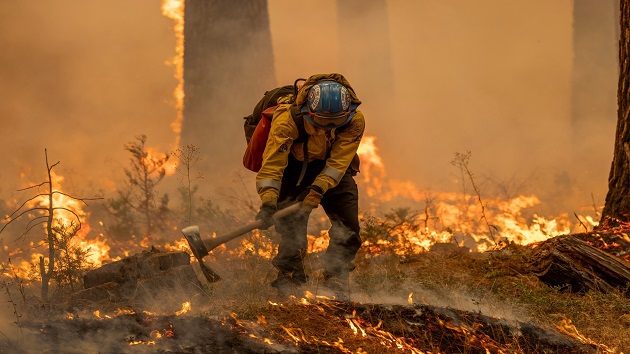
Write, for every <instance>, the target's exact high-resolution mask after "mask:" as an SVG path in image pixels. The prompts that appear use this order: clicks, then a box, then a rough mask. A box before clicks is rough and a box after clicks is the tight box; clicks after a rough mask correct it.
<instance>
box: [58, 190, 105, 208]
mask: <svg viewBox="0 0 630 354" xmlns="http://www.w3.org/2000/svg"><path fill="white" fill-rule="evenodd" d="M52 194H61V195H65V196H66V197H68V198H72V199H74V200H78V201H80V202H83V204H85V205H88V203H86V202H85V201H86V200H100V199H104V198H102V197H94V198H79V197H75V196H73V195H70V194H67V193H64V192H61V191H52Z"/></svg>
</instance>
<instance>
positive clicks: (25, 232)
mask: <svg viewBox="0 0 630 354" xmlns="http://www.w3.org/2000/svg"><path fill="white" fill-rule="evenodd" d="M45 223H46V221H40V222H38V223H35V224H33V225H31V227H29V228H28V229H26V231H24V232H23V233H22V234H21V235H20V236H18V238H16V239H15V240H13V241H17V240H19V239H21V238H22V237H24V236H26V234H28V233H29V231H31V230H32V229H33V228H34V227H35V226H37V225H39V224H45Z"/></svg>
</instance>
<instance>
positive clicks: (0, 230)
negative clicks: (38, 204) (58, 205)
mask: <svg viewBox="0 0 630 354" xmlns="http://www.w3.org/2000/svg"><path fill="white" fill-rule="evenodd" d="M34 210H48V208H31V209H28V210H24V211H23V212H21V213H20V214H19V215H17V216H16V217H15V218H13V219H11V220H9V221H7V223H6V224H4V226H3V227H2V228H1V229H0V234H1V233H2V231H4V229H5V228H6V227H7V226H9V224H10V223H12V222H14V221H15V220H17V219H19V218H20V217H21V216H22V215H24V214H27V213H30V212H33V211H34Z"/></svg>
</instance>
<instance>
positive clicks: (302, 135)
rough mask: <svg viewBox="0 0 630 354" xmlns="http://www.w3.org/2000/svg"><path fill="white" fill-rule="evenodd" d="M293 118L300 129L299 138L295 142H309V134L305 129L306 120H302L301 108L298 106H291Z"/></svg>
mask: <svg viewBox="0 0 630 354" xmlns="http://www.w3.org/2000/svg"><path fill="white" fill-rule="evenodd" d="M291 118H293V122H294V123H295V125H296V126H297V129H298V138H297V139H295V141H297V142H302V141H306V140H308V133H307V132H306V128H304V118H302V114H301V113H300V108H299V107H298V106H297V105H296V104H293V105H291Z"/></svg>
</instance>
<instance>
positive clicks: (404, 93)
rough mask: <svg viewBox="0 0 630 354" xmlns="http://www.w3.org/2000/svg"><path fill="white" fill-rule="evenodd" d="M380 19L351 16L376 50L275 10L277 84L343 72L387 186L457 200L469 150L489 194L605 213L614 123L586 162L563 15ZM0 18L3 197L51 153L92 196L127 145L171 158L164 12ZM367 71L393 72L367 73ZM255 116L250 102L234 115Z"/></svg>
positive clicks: (130, 9)
mask: <svg viewBox="0 0 630 354" xmlns="http://www.w3.org/2000/svg"><path fill="white" fill-rule="evenodd" d="M375 8H376V7H370V8H369V9H366V10H365V11H363V12H357V13H361V15H353V16H355V18H354V19H353V21H355V22H353V23H354V24H355V25H356V23H359V24H360V26H359V28H361V26H362V27H363V28H364V29H365V33H368V32H369V35H364V36H362V35H361V32H359V33H356V32H354V35H351V36H348V35H347V33H348V31H347V30H348V28H346V27H345V26H349V25H347V23H346V22H344V21H343V19H344V18H346V17H349V16H350V15H352V14H350V13H338V11H337V4H336V1H333V0H323V1H322V0H320V1H315V0H308V1H300V2H295V1H290V0H274V1H269V13H270V23H271V33H272V42H273V46H274V47H273V51H274V57H275V63H276V65H275V68H274V69H275V73H276V78H277V82H278V84H286V83H290V82H293V80H294V79H295V78H297V77H305V76H308V75H310V74H313V73H321V72H342V73H344V74H345V75H346V77H347V78H348V79H349V81H350V82H351V83H353V85H354V86H355V89H356V91H357V93H358V95H359V97H360V98H361V99H362V100H363V104H362V106H361V109H362V110H363V111H364V113H365V115H366V119H367V132H366V135H368V136H373V137H376V144H377V145H378V149H379V154H380V156H381V158H382V163H383V165H384V166H385V169H386V171H387V177H388V178H391V179H392V180H396V181H400V183H406V186H408V187H409V188H416V189H417V190H420V191H433V192H443V191H457V192H461V190H462V186H461V182H462V178H461V175H460V174H459V171H458V169H457V168H454V167H453V166H452V165H451V163H450V162H451V160H452V159H453V154H454V153H455V152H466V151H471V153H472V158H471V166H470V167H471V169H472V170H473V171H474V172H475V178H476V179H477V182H478V183H479V184H481V185H482V187H483V188H484V191H487V192H488V193H490V192H492V193H495V194H501V193H503V194H504V195H505V196H506V197H515V196H517V195H518V194H521V193H523V194H535V195H537V196H538V197H539V198H540V200H541V205H544V206H546V207H548V208H550V209H551V210H550V211H551V212H553V213H555V212H561V211H572V210H578V209H580V208H582V207H584V205H588V206H589V207H590V206H591V204H593V200H594V202H595V203H596V204H598V205H601V204H602V203H603V200H604V196H605V192H606V189H607V184H606V183H607V175H608V169H609V166H610V161H611V159H612V145H613V141H614V124H615V117H598V118H601V119H593V121H599V122H600V123H599V125H600V126H599V129H598V131H599V132H601V134H598V135H596V136H595V137H594V138H593V139H595V141H593V140H592V139H591V141H589V145H588V150H587V151H585V150H584V146H582V145H580V144H581V143H580V141H577V142H575V141H573V140H572V136H571V126H570V122H571V114H572V113H571V99H572V77H573V75H574V66H573V58H574V53H573V38H572V33H573V32H572V31H573V26H574V24H573V20H572V18H573V17H572V16H573V13H572V11H573V2H572V1H568V0H565V1H553V2H550V1H546V0H534V1H525V0H523V1H512V2H497V1H492V0H479V1H475V2H470V1H465V0H456V1H449V2H440V1H431V0H423V1H412V0H401V1H389V2H386V6H384V7H383V8H381V9H377V10H374V9H375ZM383 9H385V12H383V11H382V10H383ZM164 11H166V10H164ZM370 11H372V12H370ZM0 13H1V14H2V15H0V16H2V21H0V26H1V29H2V31H1V32H0V44H1V45H2V47H3V50H2V52H1V53H0V58H1V60H2V63H3V65H2V66H1V67H0V71H2V75H3V78H4V80H1V81H0V94H1V95H2V97H3V100H2V101H1V102H2V103H0V117H1V118H0V119H2V123H3V127H4V132H5V134H4V135H3V139H1V141H0V144H2V147H3V150H4V151H5V154H3V160H2V165H3V170H2V171H0V179H1V180H2V181H3V183H2V184H1V185H0V196H1V197H4V198H9V196H10V195H11V194H12V193H13V191H14V190H15V189H17V188H19V187H22V185H21V183H22V182H21V181H20V177H19V176H20V173H25V174H26V175H27V176H29V177H30V178H29V180H39V179H40V178H39V176H42V177H43V174H44V172H45V170H44V162H43V150H44V148H47V149H48V151H49V156H50V158H51V160H55V161H57V160H60V161H61V165H60V167H59V171H58V172H59V173H60V174H62V175H64V176H65V177H66V186H67V187H68V188H73V189H80V190H86V189H87V190H88V191H95V190H98V189H101V188H102V189H105V190H111V189H112V188H113V186H114V185H115V184H114V183H115V181H116V180H117V179H120V178H122V177H123V173H122V168H123V167H125V166H126V165H127V159H128V154H127V152H126V151H124V149H123V145H124V144H125V143H127V142H130V141H133V140H134V137H135V136H136V135H139V134H146V135H147V136H148V141H147V145H149V146H151V147H152V149H155V150H157V151H162V152H164V153H169V152H170V151H171V150H172V149H174V147H175V145H176V144H177V142H178V141H179V140H178V139H179V136H178V135H177V131H178V129H179V122H180V120H181V117H179V116H178V114H179V113H178V109H177V106H176V102H175V99H174V97H173V92H174V90H175V89H176V88H177V87H178V85H179V84H180V82H178V79H177V75H178V73H177V72H176V70H175V68H174V67H173V66H172V65H167V64H168V63H174V62H175V59H174V58H176V54H177V52H176V48H177V45H178V43H179V42H178V41H180V40H181V38H177V36H176V35H175V33H174V31H173V27H174V25H178V23H177V20H176V19H175V20H174V18H173V17H172V16H169V17H167V16H168V15H165V13H163V10H162V8H161V2H160V1H157V0H156V1H139V0H135V1H122V0H114V1H107V2H85V1H80V0H68V1H64V2H58V1H53V0H41V1H37V2H32V1H31V2H29V1H20V2H3V3H1V4H0ZM296 14H310V16H311V17H310V18H309V19H305V18H300V17H298V16H297V15H296ZM356 16H363V17H359V18H356ZM377 20H378V21H377ZM611 20H612V21H614V20H615V19H614V18H612V17H611ZM174 21H175V22H174ZM373 23H379V24H383V23H384V24H386V27H384V28H376V29H374V28H370V24H373ZM233 30H235V31H238V28H235V29H233ZM368 30H369V31H368ZM344 31H345V32H344ZM374 48H378V50H375V49H374ZM593 55H601V56H606V57H607V58H610V63H611V65H610V67H609V69H608V70H602V71H601V81H597V82H592V85H599V86H601V87H603V88H609V87H610V86H616V79H615V75H616V64H615V58H616V53H615V52H613V51H611V52H607V53H593ZM247 59H248V58H243V60H247ZM359 59H360V60H359ZM375 62H378V63H384V64H379V65H384V66H387V68H385V69H386V70H380V71H379V70H373V69H374V68H373V67H372V65H373V63H375ZM383 73H385V74H383ZM387 73H391V75H388V74H387ZM611 78H612V79H611ZM178 94H179V95H181V94H182V93H181V92H179V93H178ZM261 94H262V92H261ZM609 99H610V102H611V104H613V105H614V104H615V103H614V102H616V98H615V97H610V98H609ZM254 103H255V102H243V112H247V111H249V110H250V107H251V106H253V104H254ZM228 118H229V117H226V118H225V119H228ZM232 118H233V119H240V118H241V115H240V112H239V115H236V116H234V117H232ZM184 119H185V118H184ZM239 126H240V125H239ZM233 134H234V146H227V147H225V149H226V151H236V150H238V152H239V154H240V152H241V151H242V150H243V148H244V141H243V140H244V139H243V136H242V131H240V130H238V131H234V133H233ZM208 138H209V139H211V138H212V132H210V131H209V132H208ZM576 144H577V145H576ZM201 153H202V154H218V153H223V152H203V151H202V152H201ZM217 168H220V169H221V171H222V172H225V173H222V174H223V175H224V176H229V177H228V178H227V179H228V180H229V181H228V182H226V183H230V181H231V178H232V175H233V173H234V172H243V173H245V174H247V172H246V171H245V170H244V169H243V168H242V167H241V166H240V161H234V164H233V165H230V166H219V167H217ZM202 172H204V171H202ZM247 176H248V178H251V177H252V176H251V174H249V175H247ZM366 177H367V176H366ZM365 182H366V183H369V182H368V181H365ZM212 183H217V184H219V183H221V181H212ZM251 188H252V191H253V184H252V185H251ZM365 188H366V189H369V188H370V187H369V186H366V187H365ZM591 194H592V195H593V199H591Z"/></svg>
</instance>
